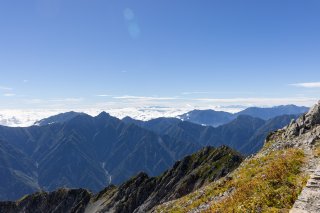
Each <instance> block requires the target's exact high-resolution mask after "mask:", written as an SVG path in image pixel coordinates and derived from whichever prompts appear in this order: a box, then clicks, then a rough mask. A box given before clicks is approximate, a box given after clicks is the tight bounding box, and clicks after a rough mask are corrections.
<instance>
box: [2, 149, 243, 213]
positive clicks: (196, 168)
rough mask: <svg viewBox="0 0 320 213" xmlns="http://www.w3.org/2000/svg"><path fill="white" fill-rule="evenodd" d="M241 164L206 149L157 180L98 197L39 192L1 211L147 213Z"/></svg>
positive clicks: (140, 180)
mask: <svg viewBox="0 0 320 213" xmlns="http://www.w3.org/2000/svg"><path fill="white" fill-rule="evenodd" d="M241 162H242V157H241V155H239V154H238V153H237V152H235V151H233V150H231V149H230V148H228V147H225V146H223V147H220V148H212V147H206V148H204V149H202V150H200V151H199V152H197V153H195V154H193V155H190V156H187V157H185V158H184V159H183V160H181V161H178V162H176V163H175V165H174V166H173V167H172V168H171V169H170V170H168V171H166V172H165V173H163V174H162V175H161V176H158V177H149V176H148V175H147V174H145V173H140V174H139V175H137V176H136V177H133V178H132V179H130V180H129V181H127V182H126V183H124V184H122V185H121V186H119V187H115V186H109V187H107V188H106V189H104V190H103V191H101V192H100V193H98V194H97V195H92V194H91V193H90V192H88V191H86V190H83V189H77V190H67V189H60V190H58V191H55V192H51V193H46V192H39V193H36V194H33V195H29V196H26V197H24V198H22V199H20V200H18V201H16V202H0V212H9V213H10V212H25V213H29V212H30V213H31V212H44V211H45V212H119V213H122V212H123V213H130V212H147V211H150V210H151V209H152V208H153V207H154V206H155V205H158V204H160V203H163V202H166V201H169V200H172V199H176V198H179V197H181V196H183V195H186V194H188V193H190V192H192V191H194V190H196V189H198V188H200V187H201V186H203V185H204V184H207V183H209V182H212V181H215V180H217V179H219V178H221V177H223V176H225V175H227V174H228V173H230V172H231V171H233V170H234V169H235V168H237V167H238V166H239V165H240V163H241Z"/></svg>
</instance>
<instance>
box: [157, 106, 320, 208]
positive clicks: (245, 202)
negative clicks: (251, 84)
mask: <svg viewBox="0 0 320 213" xmlns="http://www.w3.org/2000/svg"><path fill="white" fill-rule="evenodd" d="M319 167H320V102H319V103H318V104H316V105H315V106H314V107H313V108H311V109H310V111H309V112H308V113H306V114H305V115H303V116H301V117H300V118H298V119H297V120H296V121H292V122H291V123H290V124H289V125H288V126H287V127H285V128H283V129H280V130H278V131H276V132H274V133H273V134H270V135H269V136H268V137H267V140H266V142H265V145H264V147H263V149H262V150H261V151H260V152H258V153H257V154H256V155H254V156H252V157H250V158H247V159H246V160H245V161H244V162H243V163H242V164H241V166H240V167H239V168H238V169H236V170H235V171H234V172H232V173H231V174H230V175H228V176H227V177H226V178H223V179H221V180H219V181H216V182H213V183H211V184H209V185H207V186H205V187H203V188H201V189H199V190H196V191H195V192H193V193H191V194H188V195H187V196H185V197H182V198H180V199H177V200H173V201H170V202H167V203H165V204H162V205H160V206H157V207H156V208H155V210H154V211H155V212H289V211H290V212H292V213H298V212H309V213H316V212H320V202H319V200H320V184H319V183H320V180H319V179H320V178H319Z"/></svg>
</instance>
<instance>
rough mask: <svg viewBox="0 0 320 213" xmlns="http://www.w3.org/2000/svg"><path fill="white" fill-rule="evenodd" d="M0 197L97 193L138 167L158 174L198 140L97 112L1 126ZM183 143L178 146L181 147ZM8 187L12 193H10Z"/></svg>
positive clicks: (118, 181)
mask: <svg viewBox="0 0 320 213" xmlns="http://www.w3.org/2000/svg"><path fill="white" fill-rule="evenodd" d="M0 140H1V141H2V142H1V143H0V144H1V145H0V151H1V152H3V153H5V154H3V155H1V156H0V163H1V165H0V168H2V169H1V171H0V172H1V180H3V179H4V177H6V179H9V178H10V179H13V180H12V182H11V183H14V182H17V183H20V184H21V185H22V186H24V187H19V185H18V184H17V185H16V187H17V188H15V185H12V187H10V185H7V184H6V182H4V181H1V183H0V187H1V188H5V189H6V190H2V191H1V193H0V194H1V195H0V198H1V199H2V200H3V199H17V198H18V197H21V196H22V195H24V194H25V193H31V192H33V191H35V190H36V189H39V188H41V189H44V190H49V191H50V190H55V189H57V188H59V187H63V186H68V187H72V188H80V187H82V188H88V189H90V190H93V191H99V190H101V189H102V188H103V187H105V186H106V185H108V184H110V183H113V184H120V183H122V182H124V181H125V180H127V179H129V178H130V177H131V176H133V175H136V174H137V173H138V172H140V171H145V172H147V173H148V174H149V175H152V176H155V175H159V174H160V173H161V172H163V171H165V170H166V169H168V168H169V167H170V166H172V165H173V163H174V162H175V161H176V160H178V159H181V158H182V157H184V156H185V155H187V154H191V153H193V152H195V151H197V150H199V149H200V148H201V146H200V145H198V144H192V143H189V142H187V141H185V142H182V141H178V140H176V139H171V138H170V137H163V138H162V137H161V136H159V135H157V134H155V133H154V132H151V131H149V130H146V129H143V128H141V127H139V126H136V125H133V124H125V123H124V122H122V121H121V120H119V119H117V118H114V117H111V116H110V115H108V114H107V113H101V114H100V115H99V116H97V117H91V116H88V115H79V116H76V117H75V118H73V119H71V120H70V121H68V122H66V123H63V124H60V123H57V124H52V125H46V126H42V127H37V126H33V127H28V128H8V127H0ZM181 144H183V146H182V145H181ZM10 191H11V193H9V192H10Z"/></svg>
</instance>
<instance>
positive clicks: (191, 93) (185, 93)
mask: <svg viewBox="0 0 320 213" xmlns="http://www.w3.org/2000/svg"><path fill="white" fill-rule="evenodd" d="M209 93H210V92H183V93H181V94H182V95H197V94H209Z"/></svg>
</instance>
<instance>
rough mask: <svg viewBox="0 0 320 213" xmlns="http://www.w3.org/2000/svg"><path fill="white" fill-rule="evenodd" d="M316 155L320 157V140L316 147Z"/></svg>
mask: <svg viewBox="0 0 320 213" xmlns="http://www.w3.org/2000/svg"><path fill="white" fill-rule="evenodd" d="M314 156H315V157H317V158H320V141H317V142H316V147H315V149H314Z"/></svg>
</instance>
